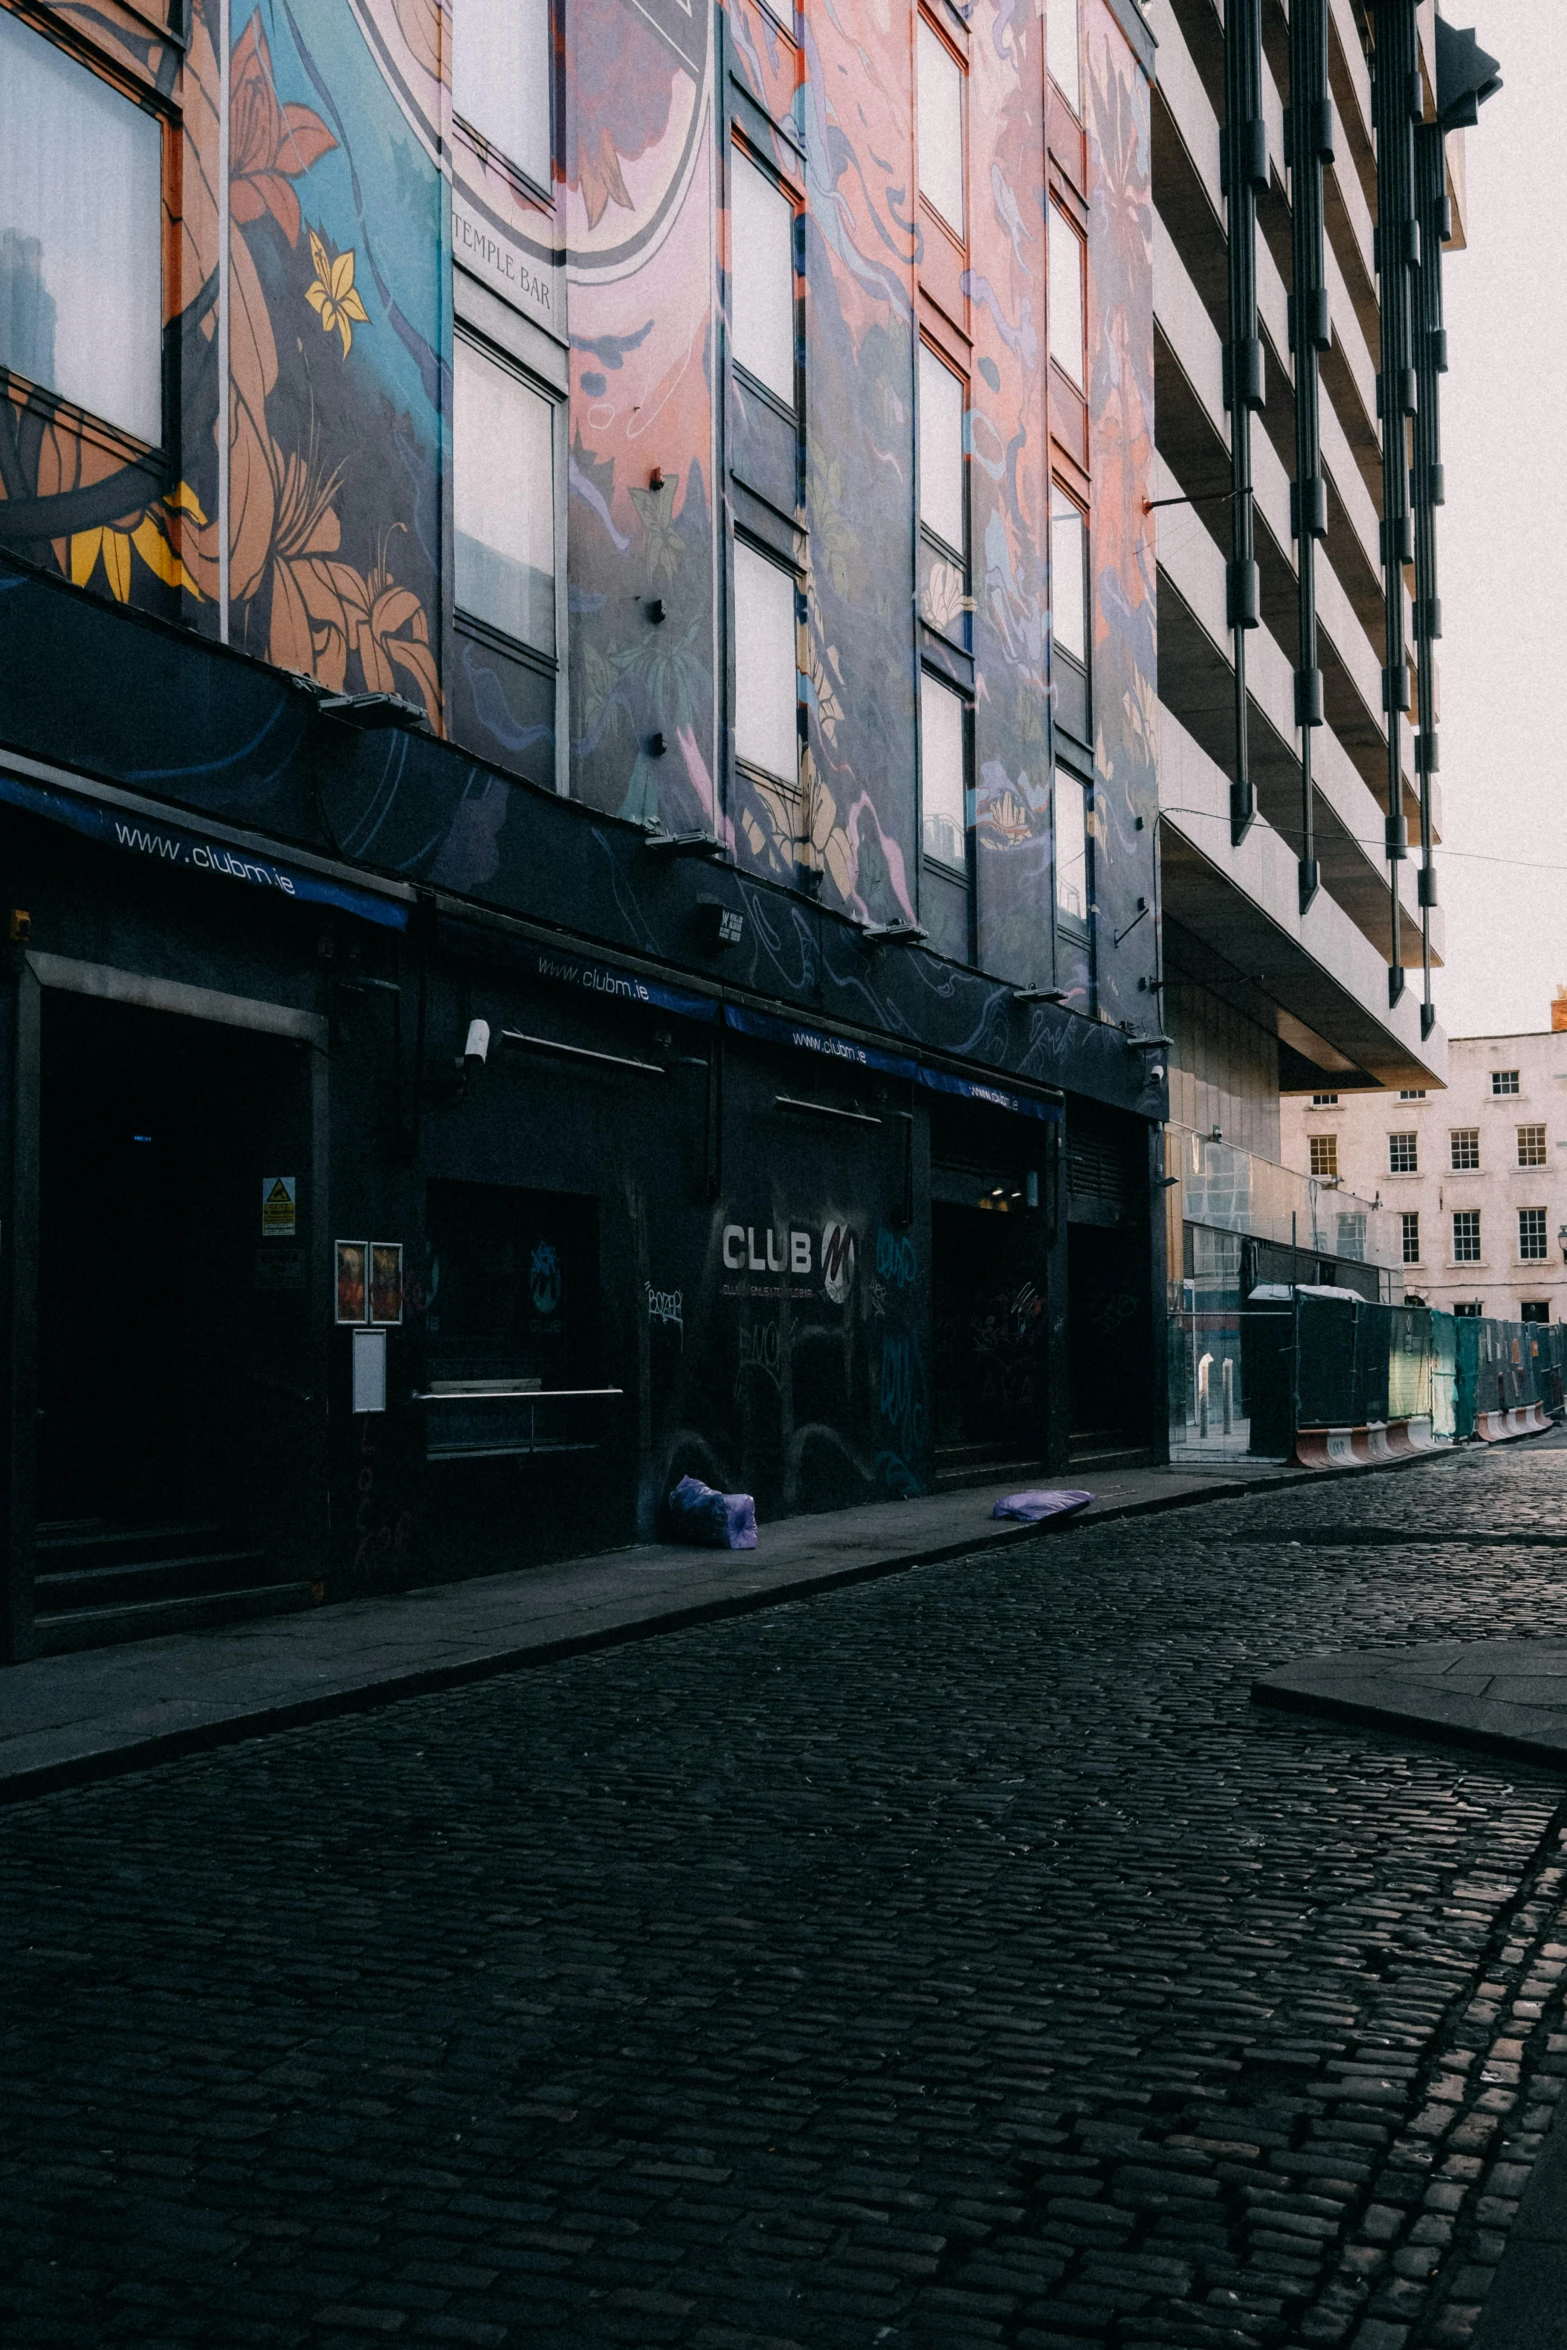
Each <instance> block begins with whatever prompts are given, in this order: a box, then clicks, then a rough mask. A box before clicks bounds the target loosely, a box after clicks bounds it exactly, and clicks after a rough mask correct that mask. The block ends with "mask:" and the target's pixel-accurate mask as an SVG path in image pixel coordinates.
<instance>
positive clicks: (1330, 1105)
mask: <svg viewBox="0 0 1567 2350" xmlns="http://www.w3.org/2000/svg"><path fill="white" fill-rule="evenodd" d="M1310 1106H1311V1107H1312V1109H1314V1110H1336V1109H1337V1108H1338V1095H1337V1094H1336V1093H1314V1094H1313V1095H1312V1097H1311V1105H1310Z"/></svg>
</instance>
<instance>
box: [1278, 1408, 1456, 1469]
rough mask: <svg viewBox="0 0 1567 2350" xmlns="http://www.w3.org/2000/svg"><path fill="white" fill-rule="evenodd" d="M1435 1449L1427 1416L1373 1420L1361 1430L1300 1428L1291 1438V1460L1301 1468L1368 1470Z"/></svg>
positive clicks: (1434, 1441) (1435, 1442)
mask: <svg viewBox="0 0 1567 2350" xmlns="http://www.w3.org/2000/svg"><path fill="white" fill-rule="evenodd" d="M1437 1449H1438V1439H1437V1438H1436V1437H1434V1436H1433V1435H1432V1433H1431V1422H1430V1419H1429V1417H1427V1418H1425V1419H1420V1420H1391V1421H1388V1422H1386V1423H1385V1424H1384V1423H1383V1422H1381V1421H1377V1422H1375V1423H1373V1424H1372V1425H1370V1426H1369V1427H1364V1428H1302V1429H1300V1430H1299V1431H1298V1432H1297V1434H1296V1437H1295V1458H1296V1460H1297V1461H1298V1462H1299V1463H1300V1465H1301V1467H1302V1468H1303V1469H1370V1468H1375V1467H1376V1466H1377V1465H1378V1464H1379V1463H1381V1462H1385V1461H1402V1460H1410V1459H1412V1458H1413V1457H1414V1455H1415V1454H1417V1453H1424V1452H1434V1451H1436V1450H1437Z"/></svg>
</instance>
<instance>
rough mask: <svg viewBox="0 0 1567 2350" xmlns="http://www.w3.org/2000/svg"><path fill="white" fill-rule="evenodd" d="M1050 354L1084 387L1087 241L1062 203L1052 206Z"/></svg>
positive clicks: (1073, 379) (1080, 386) (1068, 374)
mask: <svg viewBox="0 0 1567 2350" xmlns="http://www.w3.org/2000/svg"><path fill="white" fill-rule="evenodd" d="M1049 262H1050V356H1051V358H1052V359H1053V360H1054V361H1055V363H1056V365H1057V366H1058V367H1059V368H1060V370H1061V372H1062V374H1063V375H1066V376H1069V377H1070V378H1071V380H1072V382H1073V383H1075V384H1076V386H1077V388H1078V390H1079V391H1081V390H1082V389H1083V240H1082V238H1081V237H1080V236H1079V235H1078V233H1077V230H1076V229H1075V228H1074V227H1073V225H1072V223H1071V221H1069V220H1068V218H1067V216H1066V214H1065V213H1064V212H1063V211H1062V209H1061V207H1060V205H1059V204H1052V205H1051V207H1050V254H1049Z"/></svg>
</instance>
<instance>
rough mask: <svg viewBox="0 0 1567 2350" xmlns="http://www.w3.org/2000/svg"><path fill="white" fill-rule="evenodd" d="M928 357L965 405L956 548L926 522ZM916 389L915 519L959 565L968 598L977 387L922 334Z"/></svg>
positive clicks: (930, 541) (937, 547) (960, 434)
mask: <svg viewBox="0 0 1567 2350" xmlns="http://www.w3.org/2000/svg"><path fill="white" fill-rule="evenodd" d="M927 357H928V358H929V361H930V364H931V365H932V366H933V367H940V368H942V369H944V370H945V372H946V373H947V374H948V375H950V376H951V378H952V380H953V382H954V383H955V384H956V385H957V387H958V394H959V398H960V401H961V403H962V404H961V406H960V408H959V411H958V416H959V424H958V499H959V503H960V505H961V507H962V517H961V521H962V537H961V542H960V543H959V544H958V545H957V546H954V545H953V544H952V542H951V541H950V540H949V539H946V538H944V537H943V536H942V534H941V532H940V531H939V530H938V529H937V528H936V527H935V525H934V524H933V523H931V522H928V521H927V520H926V518H925V466H924V450H925V391H924V375H925V364H926V359H927ZM914 385H915V410H914V510H915V519H916V521H917V523H918V526H919V531H920V536H921V537H922V538H923V539H925V540H926V541H927V542H928V544H929V545H930V546H931V547H932V548H934V550H935V551H936V553H937V554H938V555H941V556H944V557H946V558H948V559H950V560H953V561H955V562H956V564H957V567H958V569H959V571H960V572H961V573H962V576H963V592H964V594H965V595H967V594H968V593H969V588H970V582H971V577H972V574H971V571H970V559H971V558H970V548H971V541H972V531H971V525H970V518H969V461H968V460H969V451H968V418H969V409H970V405H971V401H972V396H973V385H972V384H971V382H970V381H969V379H968V377H966V376H965V375H964V374H963V373H962V372H961V370H960V369H958V368H956V367H954V366H953V365H952V362H951V361H950V360H949V359H948V357H947V355H946V353H945V352H944V351H943V350H941V349H940V347H939V346H938V345H937V344H936V343H934V342H932V340H931V338H930V337H929V335H926V334H921V335H920V336H919V337H918V347H917V350H916V354H915V366H914Z"/></svg>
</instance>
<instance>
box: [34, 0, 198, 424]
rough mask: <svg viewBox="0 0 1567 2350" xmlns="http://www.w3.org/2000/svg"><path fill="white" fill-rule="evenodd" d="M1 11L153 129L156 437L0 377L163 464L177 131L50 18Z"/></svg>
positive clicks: (173, 355)
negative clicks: (172, 175)
mask: <svg viewBox="0 0 1567 2350" xmlns="http://www.w3.org/2000/svg"><path fill="white" fill-rule="evenodd" d="M7 13H8V15H11V16H12V17H13V21H14V23H15V24H16V26H17V27H18V28H19V29H20V30H21V31H22V32H23V33H30V34H32V35H33V36H34V37H35V38H36V39H38V40H40V41H44V42H47V44H48V45H49V47H50V48H51V49H53V50H54V51H55V52H56V54H57V55H59V56H61V57H63V58H64V59H65V60H66V61H67V63H68V64H71V65H74V66H77V67H79V68H80V70H81V71H82V72H83V73H86V74H90V75H91V77H92V79H93V80H94V81H95V82H97V83H98V84H99V85H100V87H101V88H103V89H106V90H108V91H110V92H112V94H113V95H114V96H115V97H117V98H120V99H123V100H124V102H125V103H126V104H127V105H129V106H134V107H135V108H136V110H137V112H138V113H140V114H143V115H145V116H146V117H147V119H148V120H149V121H150V122H151V123H152V124H153V126H154V128H155V129H156V131H157V134H158V185H157V193H156V207H157V217H156V219H155V222H154V224H153V243H154V247H155V250H156V252H157V257H158V258H157V295H156V299H157V311H156V318H157V346H158V360H157V369H158V384H157V392H156V408H157V417H158V433H157V438H156V439H155V440H151V441H149V440H145V439H143V437H142V435H141V434H140V433H139V432H137V431H136V430H135V429H134V428H133V427H132V426H130V425H127V424H120V423H117V422H116V421H115V419H114V418H113V417H110V416H105V415H103V414H102V413H101V411H100V410H98V409H96V408H88V407H85V406H84V405H83V404H82V402H81V401H80V400H76V399H73V398H72V396H71V395H70V393H69V392H66V391H62V390H61V389H60V387H59V386H58V385H56V384H45V383H41V382H39V381H37V380H36V379H35V378H34V377H32V376H30V375H25V374H23V373H22V372H21V371H20V370H14V371H13V370H7V369H4V368H0V374H4V375H5V376H6V378H7V381H8V382H10V383H13V384H18V385H19V384H28V385H30V386H31V387H32V390H31V393H30V395H29V404H31V402H32V400H35V399H41V400H43V401H45V402H47V403H48V407H49V410H50V411H51V413H52V412H54V411H56V410H58V411H63V413H64V417H65V419H66V420H67V421H68V422H69V424H70V427H71V429H72V430H80V431H82V432H83V433H84V436H85V437H86V438H88V439H90V440H94V441H97V442H99V443H100V444H103V445H106V446H107V447H108V448H110V449H111V450H112V451H113V452H114V454H115V455H116V456H124V455H125V454H127V453H133V454H134V455H135V456H137V457H140V458H142V460H143V461H144V462H145V460H146V459H149V458H150V459H164V460H169V459H171V458H173V457H174V456H175V455H176V452H177V448H178V442H179V415H180V385H179V352H178V348H177V347H176V348H175V349H174V350H173V351H172V352H171V351H170V349H169V339H168V336H167V334H166V331H165V310H166V305H167V297H168V290H169V249H168V223H167V219H166V212H167V208H168V205H169V202H170V195H169V179H170V171H171V168H172V166H173V158H172V156H171V148H170V139H171V135H172V134H174V133H175V132H176V131H177V127H178V126H177V125H176V123H174V122H173V121H172V120H171V118H170V116H169V114H168V113H167V112H166V111H165V110H164V108H162V107H160V106H159V105H158V104H157V103H156V102H155V94H154V93H153V92H152V91H150V90H148V89H146V88H145V87H143V86H142V85H141V84H140V83H138V82H135V81H133V80H131V79H130V77H129V76H128V75H122V74H119V73H116V72H115V71H114V70H113V68H112V66H111V64H110V62H109V61H108V60H107V59H106V58H103V57H100V56H98V55H97V54H96V53H95V52H94V51H93V50H91V49H89V48H86V47H81V48H79V47H77V46H75V44H74V43H71V42H67V41H63V40H61V39H60V38H59V31H60V27H59V25H58V24H56V23H55V22H54V21H53V20H52V16H51V17H49V18H45V19H44V20H43V21H42V22H40V21H39V20H38V19H37V18H35V17H33V16H28V15H22V14H20V13H17V12H14V11H9V10H8V11H7ZM35 413H36V410H35ZM78 420H79V422H78Z"/></svg>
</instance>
